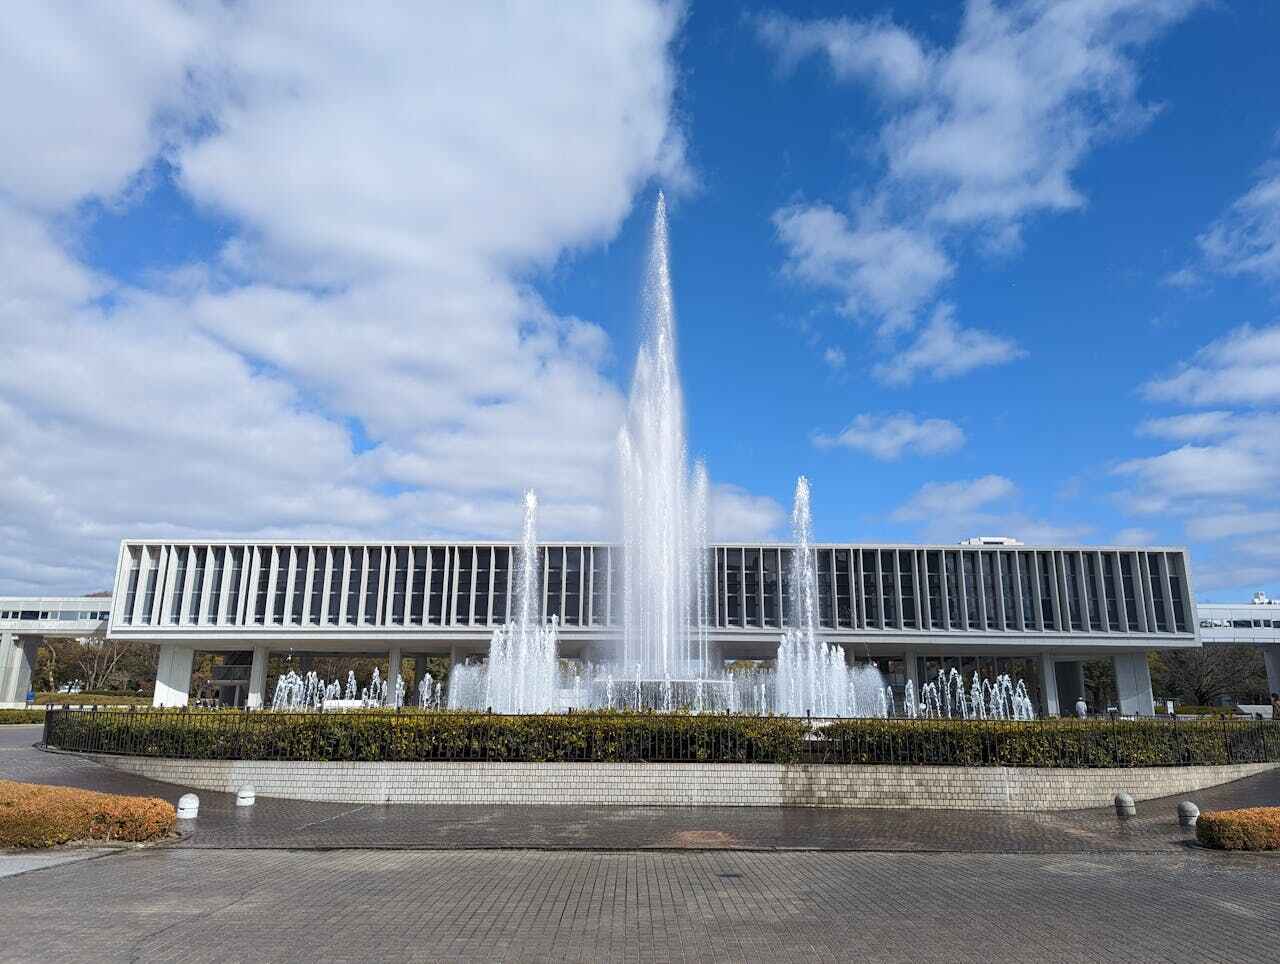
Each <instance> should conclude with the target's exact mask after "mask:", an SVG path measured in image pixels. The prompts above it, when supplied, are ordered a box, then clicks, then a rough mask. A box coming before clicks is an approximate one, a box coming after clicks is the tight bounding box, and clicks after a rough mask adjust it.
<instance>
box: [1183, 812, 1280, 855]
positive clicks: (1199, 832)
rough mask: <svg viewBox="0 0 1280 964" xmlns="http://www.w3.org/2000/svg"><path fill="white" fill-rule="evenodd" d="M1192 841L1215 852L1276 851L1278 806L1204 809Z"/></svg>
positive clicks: (1278, 844)
mask: <svg viewBox="0 0 1280 964" xmlns="http://www.w3.org/2000/svg"><path fill="white" fill-rule="evenodd" d="M1196 839H1197V840H1199V841H1200V842H1201V843H1202V844H1204V845H1205V846H1206V847H1216V848H1217V849H1219V850H1280V807H1249V808H1247V809H1244V810H1216V811H1214V810H1206V811H1205V812H1204V813H1202V814H1200V819H1199V820H1197V821H1196Z"/></svg>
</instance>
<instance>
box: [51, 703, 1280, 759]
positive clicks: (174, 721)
mask: <svg viewBox="0 0 1280 964" xmlns="http://www.w3.org/2000/svg"><path fill="white" fill-rule="evenodd" d="M51 712H52V713H53V715H52V716H51V718H50V737H49V742H50V744H51V745H52V746H55V747H60V748H62V749H68V750H83V751H88V752H101V753H120V754H130V755H138V756H157V757H182V758H193V759H210V760H320V761H324V760H366V761H381V760H385V761H414V760H490V761H509V762H539V763H540V762H548V761H654V762H663V761H671V762H690V763H752V762H754V763H837V764H838V763H872V764H880V763H885V764H888V763H900V764H932V765H946V766H1044V767H1076V766H1081V767H1109V766H1181V765H1188V764H1215V763H1246V762H1266V761H1273V762H1280V725H1276V724H1272V723H1262V722H1251V721H1195V722H1179V723H1173V722H1166V721H1156V720H1152V721H1118V722H1109V721H1097V720H1084V721H1081V720H1039V721H1035V722H1030V723H1012V722H998V721H983V722H979V721H961V720H868V719H858V720H840V721H834V722H825V723H817V722H816V721H815V723H814V724H813V725H812V726H810V725H809V724H808V723H807V722H806V721H805V720H802V719H789V718H783V717H754V716H713V715H704V716H693V715H684V714H674V715H665V714H653V713H649V714H644V713H641V714H634V713H612V712H604V713H575V714H572V715H545V716H493V715H488V714H483V713H470V712H422V711H417V710H405V711H402V712H399V713H395V712H390V711H367V712H358V713H330V714H321V713H272V712H257V713H242V712H237V711H213V712H200V711H193V712H181V711H155V710H146V711H140V712H128V711H126V712H119V711H116V712H109V711H101V712H97V713H94V712H91V711H77V710H55V711H51Z"/></svg>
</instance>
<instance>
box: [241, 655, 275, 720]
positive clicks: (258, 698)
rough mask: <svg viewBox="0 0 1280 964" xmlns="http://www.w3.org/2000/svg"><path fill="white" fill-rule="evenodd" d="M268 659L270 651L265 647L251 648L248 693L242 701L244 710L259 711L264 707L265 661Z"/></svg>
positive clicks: (265, 693) (265, 689)
mask: <svg viewBox="0 0 1280 964" xmlns="http://www.w3.org/2000/svg"><path fill="white" fill-rule="evenodd" d="M270 658H271V650H269V649H267V647H265V646H255V647H254V648H253V662H252V663H251V664H250V665H249V692H248V694H247V695H246V696H245V701H244V705H245V708H246V709H250V710H260V709H262V707H263V706H265V705H266V698H267V660H268V659H270Z"/></svg>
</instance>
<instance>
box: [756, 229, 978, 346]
mask: <svg viewBox="0 0 1280 964" xmlns="http://www.w3.org/2000/svg"><path fill="white" fill-rule="evenodd" d="M773 224H774V227H775V228H776V229H777V232H778V239H779V240H780V241H781V242H782V245H783V247H784V248H785V249H786V252H787V260H786V263H785V265H784V271H785V272H786V273H787V274H788V275H790V276H791V277H793V278H797V279H800V280H802V281H806V282H809V283H812V284H816V285H821V286H824V287H830V288H835V289H836V290H837V291H839V292H840V293H841V294H842V295H843V296H844V302H843V304H842V308H841V310H842V311H844V312H845V313H846V314H848V315H850V316H852V317H855V318H858V317H862V318H866V317H870V318H881V319H883V321H882V325H881V328H882V331H884V332H886V333H892V332H894V331H898V330H902V329H906V328H910V327H911V325H912V323H913V316H914V314H915V312H916V311H917V310H918V309H919V308H920V306H921V305H922V304H924V303H925V302H927V301H928V300H930V299H931V298H932V297H933V295H934V293H935V292H936V290H937V288H938V286H939V285H940V284H942V282H944V281H945V280H946V279H947V278H949V277H951V275H952V273H953V271H954V268H953V266H952V264H951V262H950V260H949V259H948V258H947V256H946V255H945V254H944V253H943V251H942V249H941V248H940V247H939V246H938V245H937V244H936V243H935V242H934V241H933V239H932V238H930V237H929V236H928V235H927V234H924V233H923V232H918V231H910V230H907V229H905V228H902V227H898V226H893V225H889V226H885V225H877V224H875V223H867V224H858V225H856V226H852V225H850V223H849V220H848V219H847V218H846V217H845V216H844V215H843V214H841V213H840V212H838V211H836V210H835V209H833V208H831V207H828V206H827V205H825V204H814V205H807V206H806V205H795V206H792V207H788V208H782V209H781V210H779V211H776V212H775V213H774V215H773Z"/></svg>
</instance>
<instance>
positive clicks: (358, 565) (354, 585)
mask: <svg viewBox="0 0 1280 964" xmlns="http://www.w3.org/2000/svg"><path fill="white" fill-rule="evenodd" d="M348 551H349V554H350V557H351V571H350V572H349V573H348V574H347V618H346V620H345V622H346V624H347V625H348V626H354V625H355V624H356V622H357V621H358V620H359V619H360V586H361V579H362V578H363V575H362V574H363V573H364V566H365V552H366V550H365V549H364V548H363V547H362V546H357V547H354V548H352V549H350V550H348Z"/></svg>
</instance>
